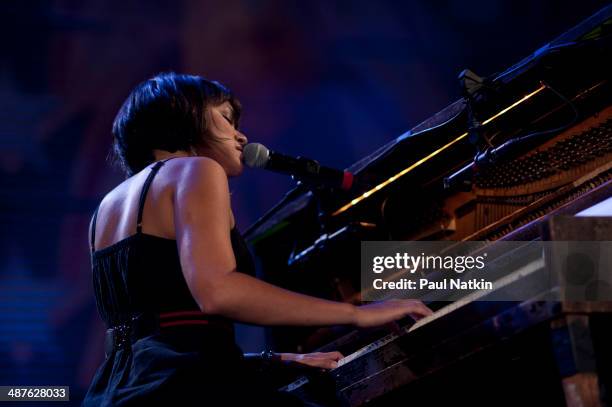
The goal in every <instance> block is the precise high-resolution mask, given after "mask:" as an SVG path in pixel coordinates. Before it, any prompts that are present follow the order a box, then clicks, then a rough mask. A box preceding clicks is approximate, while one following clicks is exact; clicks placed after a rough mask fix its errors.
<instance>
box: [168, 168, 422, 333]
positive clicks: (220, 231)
mask: <svg viewBox="0 0 612 407" xmlns="http://www.w3.org/2000/svg"><path fill="white" fill-rule="evenodd" d="M229 211H230V202H229V188H228V183H227V177H226V175H225V172H224V170H223V168H222V167H221V166H220V165H219V164H217V163H216V162H215V161H213V160H210V159H207V158H190V159H185V164H184V167H183V168H182V170H181V174H180V181H179V183H178V185H177V189H176V192H175V196H174V224H175V229H176V238H177V244H178V248H179V254H180V258H181V266H182V269H183V273H184V275H185V279H186V281H187V285H188V286H189V289H190V290H191V293H192V295H193V297H194V298H195V299H196V301H197V302H198V304H199V306H200V308H201V309H202V311H204V312H206V313H209V314H217V315H223V316H226V317H229V318H232V319H234V320H238V321H242V322H247V323H252V324H260V325H335V324H355V325H360V326H373V325H379V324H383V323H385V322H389V321H392V320H394V319H398V318H401V317H403V316H405V315H411V314H412V315H426V314H428V313H430V311H429V310H428V309H427V308H426V307H425V306H424V305H423V304H422V303H420V302H418V301H410V300H408V301H396V302H393V303H388V304H387V305H386V306H385V305H384V304H383V305H378V306H376V307H355V306H353V305H351V304H346V303H342V302H336V301H328V300H324V299H320V298H315V297H311V296H307V295H303V294H299V293H295V292H292V291H289V290H285V289H283V288H280V287H276V286H274V285H271V284H268V283H266V282H264V281H260V280H258V279H256V278H253V277H251V276H248V275H246V274H242V273H238V272H236V260H235V258H234V253H233V250H232V246H231V239H230V216H229Z"/></svg>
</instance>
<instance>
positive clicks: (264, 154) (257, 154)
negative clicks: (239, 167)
mask: <svg viewBox="0 0 612 407" xmlns="http://www.w3.org/2000/svg"><path fill="white" fill-rule="evenodd" d="M242 157H243V159H244V163H245V164H246V165H247V167H251V168H265V166H266V164H267V163H268V160H269V159H270V150H268V149H267V148H266V146H264V145H263V144H259V143H249V144H247V145H246V146H244V149H243V150H242Z"/></svg>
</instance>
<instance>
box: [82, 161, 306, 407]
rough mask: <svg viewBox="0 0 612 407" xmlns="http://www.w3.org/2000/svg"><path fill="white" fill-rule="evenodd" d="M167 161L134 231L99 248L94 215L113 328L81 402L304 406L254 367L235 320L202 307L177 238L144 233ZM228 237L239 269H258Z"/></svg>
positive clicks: (104, 313) (100, 292)
mask: <svg viewBox="0 0 612 407" xmlns="http://www.w3.org/2000/svg"><path fill="white" fill-rule="evenodd" d="M163 164H164V161H160V162H157V163H156V164H155V165H154V166H153V167H152V168H151V172H150V174H149V176H148V177H147V180H146V182H145V184H144V186H143V188H142V192H141V195H140V202H139V211H138V221H137V222H138V223H137V232H136V234H135V235H132V236H130V237H128V238H126V239H123V240H121V241H119V242H117V243H115V244H113V245H111V246H109V247H107V248H104V249H101V250H97V251H94V250H93V248H94V247H95V246H94V243H95V241H94V236H95V223H96V217H97V211H96V213H95V214H94V218H93V223H92V236H91V247H92V254H91V257H92V271H93V285H94V290H95V298H96V305H97V308H98V312H99V313H100V316H101V317H102V319H103V320H104V322H105V323H106V325H107V327H108V328H110V329H109V331H108V332H107V344H106V345H107V346H106V359H105V360H104V362H103V363H102V365H101V366H100V368H99V369H98V371H97V372H96V374H95V376H94V378H93V380H92V383H91V385H90V388H89V390H88V392H87V394H86V396H85V399H84V401H83V405H84V406H140V405H147V404H148V403H153V404H158V405H159V403H162V404H161V405H164V404H166V403H178V404H176V405H198V406H216V405H230V406H234V405H236V406H239V405H251V404H253V403H255V405H259V404H262V405H278V406H293V405H296V406H301V405H304V404H303V402H301V401H300V400H298V399H296V398H295V397H294V396H291V395H289V394H287V393H281V392H277V391H275V389H273V388H271V387H270V386H269V385H268V384H267V383H266V382H265V380H264V379H263V378H262V377H260V375H258V374H257V372H256V371H255V370H254V369H253V368H251V367H249V365H248V364H247V363H246V362H245V360H244V357H243V353H242V351H241V349H240V348H239V347H238V346H237V345H236V343H235V340H234V328H233V325H232V322H231V321H229V320H227V319H225V318H222V317H215V316H210V315H206V314H204V313H202V312H201V311H200V309H199V307H198V305H197V303H196V302H195V300H194V299H193V297H192V295H191V293H190V291H189V288H188V286H187V284H186V282H185V280H184V277H183V273H182V271H181V266H180V261H179V254H178V249H177V246H176V241H175V240H171V239H165V238H161V237H158V236H153V235H148V234H146V233H142V224H141V223H142V211H143V208H144V202H145V199H146V195H147V191H148V188H149V186H150V184H151V182H152V181H153V178H154V176H155V174H156V173H157V171H158V170H159V169H160V168H161V166H162V165H163ZM231 242H232V248H233V250H234V254H235V257H236V262H237V270H238V272H242V273H247V274H250V275H254V273H255V267H254V264H253V260H252V258H251V255H250V253H249V251H248V249H247V247H246V244H245V242H244V240H243V239H242V236H241V235H240V233H239V232H238V230H237V229H236V228H235V227H234V228H233V229H232V231H231ZM109 333H113V335H110V336H109Z"/></svg>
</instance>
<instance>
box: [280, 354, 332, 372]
mask: <svg viewBox="0 0 612 407" xmlns="http://www.w3.org/2000/svg"><path fill="white" fill-rule="evenodd" d="M279 355H280V358H281V361H283V362H289V363H295V364H298V365H304V366H309V367H318V368H321V369H333V368H335V367H337V366H338V361H339V360H340V359H342V358H343V357H344V356H342V354H341V353H340V352H313V353H280V354H279Z"/></svg>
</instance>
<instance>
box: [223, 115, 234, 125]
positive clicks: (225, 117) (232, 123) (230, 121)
mask: <svg viewBox="0 0 612 407" xmlns="http://www.w3.org/2000/svg"><path fill="white" fill-rule="evenodd" d="M223 118H224V119H225V120H227V122H228V123H229V124H231V125H232V126H233V125H234V122H233V121H232V119H231V118H230V117H227V116H225V115H224V116H223Z"/></svg>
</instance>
